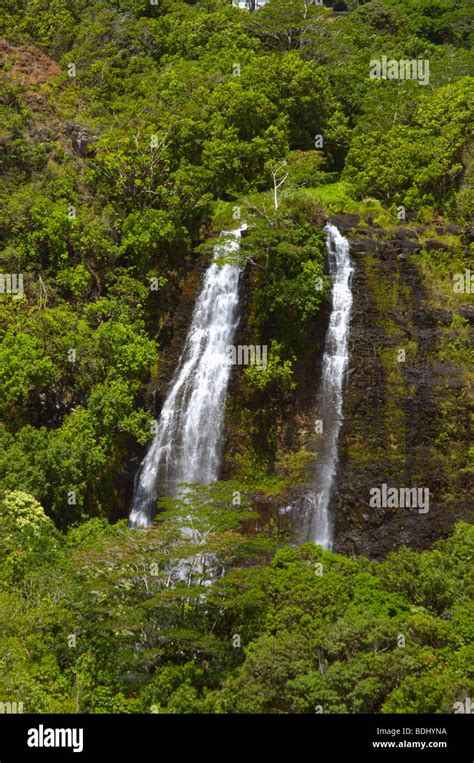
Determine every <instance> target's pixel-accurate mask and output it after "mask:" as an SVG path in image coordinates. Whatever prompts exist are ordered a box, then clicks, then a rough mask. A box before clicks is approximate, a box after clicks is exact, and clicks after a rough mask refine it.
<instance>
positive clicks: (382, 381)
mask: <svg viewBox="0 0 474 763" xmlns="http://www.w3.org/2000/svg"><path fill="white" fill-rule="evenodd" d="M338 219H339V218H338ZM334 222H335V224H336V225H337V224H338V221H337V220H334ZM345 222H346V223H347V221H345ZM359 232H360V234H359ZM372 232H373V231H371V230H370V229H369V230H367V228H365V229H364V230H362V229H361V228H360V227H358V225H356V230H354V227H353V228H352V229H350V230H349V231H347V234H348V237H349V239H350V242H351V252H352V256H353V258H354V263H355V274H354V279H353V284H352V291H353V300H354V301H353V309H352V318H351V333H350V363H349V369H348V375H347V379H346V389H345V397H344V424H343V428H342V430H341V436H340V441H339V458H340V460H339V473H338V478H337V481H336V489H335V493H334V495H333V500H332V511H333V516H334V517H335V550H336V551H338V552H340V553H344V554H364V555H367V556H369V557H373V558H382V557H383V556H385V554H386V553H387V552H389V551H391V550H394V549H396V548H398V547H399V546H401V545H403V544H407V545H410V546H411V547H413V548H427V547H429V546H431V545H432V544H433V543H434V542H435V541H436V540H437V539H438V538H440V537H442V536H443V535H446V534H448V533H449V532H450V531H451V530H452V527H453V525H454V523H455V522H456V521H459V520H460V519H466V520H468V521H469V520H471V521H472V519H473V518H474V502H473V498H472V496H473V491H472V484H473V480H474V473H473V470H472V466H471V467H469V462H468V458H467V451H468V443H469V413H468V407H469V404H468V394H469V393H468V389H469V379H468V376H467V374H466V369H465V367H464V366H463V364H462V363H461V364H457V363H456V362H453V359H452V358H450V357H444V356H443V355H440V346H441V345H440V342H441V341H442V337H443V332H444V331H446V327H449V326H450V324H451V322H452V319H453V315H454V314H453V312H452V311H451V310H449V309H446V308H445V307H443V306H440V305H439V304H433V302H432V299H431V296H430V295H429V294H428V293H427V292H426V287H425V282H424V280H423V276H422V272H421V269H420V268H419V266H418V264H417V259H418V258H417V254H416V252H417V251H418V250H419V249H421V244H419V243H418V238H417V233H416V232H414V231H412V230H410V231H407V230H405V229H403V228H399V229H395V230H391V231H390V234H389V236H390V237H386V238H385V239H382V238H381V235H380V231H379V230H377V235H375V236H373V237H372V236H371V233H372ZM420 232H421V231H420ZM394 234H395V235H394ZM386 236H387V232H386ZM414 237H415V238H414ZM414 246H415V247H417V248H414ZM423 248H425V247H423ZM400 255H402V256H400ZM463 309H464V311H465V312H466V315H468V314H469V315H470V313H469V308H468V307H466V308H463ZM459 312H461V310H460V311H459ZM401 351H402V352H401ZM384 484H385V485H387V486H388V487H395V488H397V490H399V489H401V488H404V487H410V488H412V487H417V488H423V489H428V490H429V508H428V511H426V512H425V511H423V510H420V507H419V506H411V507H404V506H399V507H397V506H394V507H392V506H390V505H385V506H384V505H381V506H380V507H377V506H376V505H375V506H374V505H371V501H372V503H374V500H373V492H371V491H372V490H373V489H374V488H381V486H383V485H384Z"/></svg>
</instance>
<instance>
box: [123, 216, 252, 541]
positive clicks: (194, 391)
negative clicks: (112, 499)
mask: <svg viewBox="0 0 474 763" xmlns="http://www.w3.org/2000/svg"><path fill="white" fill-rule="evenodd" d="M245 228H246V226H245V225H243V226H241V227H240V228H238V229H237V230H234V231H230V232H227V231H224V232H223V234H221V235H224V236H225V238H224V240H223V243H219V244H217V246H216V247H215V249H214V258H213V261H212V262H211V264H210V265H209V267H208V269H207V271H206V274H205V276H204V282H203V284H202V288H201V292H200V294H199V297H198V299H197V302H196V305H195V307H194V312H193V317H192V320H191V327H190V329H189V333H188V336H187V338H186V343H185V345H184V350H183V352H182V355H181V357H180V359H179V363H178V367H177V369H176V371H175V374H174V376H173V379H172V381H171V385H170V389H169V392H168V396H167V398H166V400H165V403H164V405H163V409H162V411H161V415H160V419H159V422H158V427H157V433H156V435H155V437H154V439H153V442H152V444H151V446H150V449H149V451H148V453H147V454H146V456H145V459H144V461H143V463H142V465H141V467H140V471H139V472H138V475H137V478H136V481H135V491H134V496H133V503H132V511H131V513H130V525H131V526H132V527H133V526H139V527H146V526H147V525H149V524H150V522H151V520H152V518H153V515H154V513H155V508H156V499H157V496H158V495H168V496H173V495H175V494H176V486H177V485H178V484H179V483H180V482H189V483H193V482H200V483H202V484H205V485H207V484H210V483H211V482H215V481H216V480H217V478H218V473H219V465H220V456H221V445H222V434H223V424H224V409H225V400H226V394H227V385H228V383H229V377H230V371H231V365H230V363H229V360H228V355H227V354H226V347H227V346H228V345H231V344H232V342H233V339H234V334H235V330H236V328H237V324H238V320H239V315H238V306H239V280H240V275H241V268H240V267H238V266H234V265H229V264H225V265H218V264H216V260H218V259H219V258H220V257H223V256H224V255H225V256H226V257H228V256H229V255H232V253H234V252H237V250H238V249H239V243H240V242H239V239H240V237H241V234H242V231H243V230H244V229H245Z"/></svg>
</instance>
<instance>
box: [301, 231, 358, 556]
mask: <svg viewBox="0 0 474 763" xmlns="http://www.w3.org/2000/svg"><path fill="white" fill-rule="evenodd" d="M325 231H326V246H327V250H328V257H329V273H330V275H331V277H332V280H333V288H332V309H331V314H330V318H329V326H328V330H327V334H326V340H325V345H324V355H323V363H322V371H321V381H320V384H319V389H318V395H317V413H316V423H318V422H322V432H321V433H318V434H316V437H317V438H319V441H318V448H317V450H318V461H317V464H316V474H315V479H314V486H313V490H312V492H311V493H310V494H308V495H307V496H305V498H304V501H303V503H304V506H303V507H302V511H301V515H302V522H301V528H300V535H301V538H302V540H304V541H312V542H313V543H318V544H319V545H320V546H323V547H324V548H330V547H331V545H332V534H333V522H332V517H331V516H330V512H329V503H330V499H331V493H332V489H333V485H334V479H335V476H336V471H337V464H338V436H339V430H340V428H341V424H342V419H343V416H342V403H343V383H344V375H345V372H346V369H347V365H348V360H349V354H348V335H349V323H350V314H351V306H352V292H351V280H352V273H353V272H354V271H353V267H352V264H351V259H350V254H349V242H348V240H347V239H346V238H344V236H341V234H340V233H339V231H338V229H337V228H336V227H335V226H334V225H331V224H330V223H328V224H327V225H326V227H325ZM315 431H316V432H318V427H315Z"/></svg>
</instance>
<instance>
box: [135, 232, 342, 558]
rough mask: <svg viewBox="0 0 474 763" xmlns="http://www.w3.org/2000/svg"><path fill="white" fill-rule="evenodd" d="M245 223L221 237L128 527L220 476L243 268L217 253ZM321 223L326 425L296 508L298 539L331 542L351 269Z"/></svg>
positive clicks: (235, 241) (233, 246)
mask: <svg viewBox="0 0 474 763" xmlns="http://www.w3.org/2000/svg"><path fill="white" fill-rule="evenodd" d="M245 227H246V226H245V225H243V226H242V227H241V228H239V229H237V230H234V231H231V232H230V233H227V234H226V238H225V240H224V242H223V243H219V244H217V245H216V247H215V250H214V258H213V261H212V263H211V264H210V266H209V267H208V269H207V271H206V273H205V276H204V281H203V285H202V288H201V292H200V294H199V297H198V299H197V302H196V305H195V308H194V312H193V317H192V321H191V327H190V329H189V333H188V336H187V338H186V342H185V346H184V350H183V352H182V355H181V357H180V360H179V363H178V366H177V369H176V371H175V374H174V376H173V379H172V381H171V384H170V389H169V392H168V396H167V398H166V400H165V403H164V405H163V409H162V411H161V415H160V419H159V422H158V427H157V433H156V435H155V437H154V439H153V442H152V444H151V446H150V448H149V450H148V453H147V454H146V456H145V458H144V460H143V463H142V465H141V467H140V470H139V472H138V474H137V478H136V481H135V491H134V496H133V504H132V511H131V513H130V525H131V526H138V527H146V526H147V525H149V524H150V522H151V520H152V518H153V515H154V513H155V508H156V500H157V497H158V496H159V495H168V496H173V495H176V489H177V485H179V483H183V482H188V483H193V482H197V483H202V484H210V483H212V482H215V481H216V480H217V479H218V477H219V466H220V457H221V447H222V439H223V424H224V409H225V401H226V394H227V387H228V383H229V377H230V371H231V364H230V363H229V359H228V354H227V353H226V347H228V346H229V345H231V344H232V342H233V339H234V335H235V331H236V328H237V324H238V321H239V314H238V303H239V281H240V275H241V268H240V267H239V266H238V265H231V264H224V265H218V264H216V260H218V259H219V258H220V257H222V256H223V255H226V256H229V255H232V253H234V252H237V250H238V249H239V243H240V241H239V239H240V237H241V233H242V230H244V229H245ZM325 230H326V243H327V249H328V256H329V271H330V274H331V276H332V278H333V290H332V310H331V315H330V320H329V327H328V330H327V334H326V340H325V348H324V356H323V364H322V374H321V381H320V385H319V391H318V407H317V417H318V419H319V420H320V421H322V423H323V431H322V433H320V434H318V435H317V436H318V437H319V448H318V454H319V457H318V461H317V464H316V473H315V477H314V480H313V483H312V488H311V492H310V493H309V494H308V495H306V496H305V498H304V501H303V506H302V511H299V512H298V513H299V514H300V517H301V519H300V521H299V525H300V527H299V538H300V540H301V541H313V542H314V543H318V544H320V545H322V546H324V547H325V548H329V547H330V546H331V544H332V521H331V516H330V513H329V505H330V499H331V492H332V488H333V485H334V480H335V476H336V470H337V463H338V448H337V442H338V435H339V430H340V428H341V424H342V402H343V382H344V375H345V371H346V368H347V364H348V333H349V321H350V312H351V305H352V294H351V276H352V272H353V268H352V265H351V260H350V256H349V243H348V241H347V239H345V238H344V237H343V236H341V234H340V233H339V231H338V230H337V228H335V227H334V226H333V225H331V224H328V225H327V226H326V229H325Z"/></svg>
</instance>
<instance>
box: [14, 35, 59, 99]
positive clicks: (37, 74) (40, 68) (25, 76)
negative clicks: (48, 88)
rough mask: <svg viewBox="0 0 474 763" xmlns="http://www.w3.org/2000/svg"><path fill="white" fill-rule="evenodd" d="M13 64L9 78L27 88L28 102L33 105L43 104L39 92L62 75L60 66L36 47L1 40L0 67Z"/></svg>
mask: <svg viewBox="0 0 474 763" xmlns="http://www.w3.org/2000/svg"><path fill="white" fill-rule="evenodd" d="M7 63H8V64H11V65H12V68H11V69H10V71H8V72H7V77H10V79H12V80H15V81H16V82H20V83H21V84H22V85H24V86H25V87H26V88H27V91H26V93H25V97H26V100H27V101H29V102H30V105H33V104H34V103H35V102H38V105H39V104H40V103H41V102H42V98H41V96H39V95H38V90H40V89H41V86H42V85H44V84H45V83H46V82H49V80H51V79H54V77H57V76H58V75H59V74H61V68H60V67H59V65H58V64H57V63H56V61H54V60H53V59H52V58H50V57H49V56H48V55H47V53H44V52H43V51H42V50H40V49H39V48H36V47H35V46H34V45H12V44H11V43H9V42H7V41H6V40H0V66H4V65H5V64H7Z"/></svg>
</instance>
